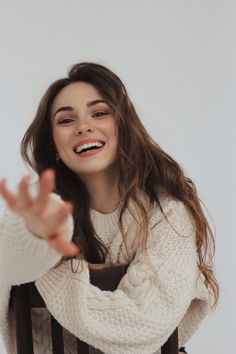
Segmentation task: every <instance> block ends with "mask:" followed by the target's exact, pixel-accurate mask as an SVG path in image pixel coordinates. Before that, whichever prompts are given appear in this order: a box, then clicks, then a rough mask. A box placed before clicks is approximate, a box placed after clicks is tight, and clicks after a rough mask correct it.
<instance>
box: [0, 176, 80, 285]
mask: <svg viewBox="0 0 236 354" xmlns="http://www.w3.org/2000/svg"><path fill="white" fill-rule="evenodd" d="M54 178H55V176H54V172H53V171H51V170H47V171H45V172H44V173H43V174H42V177H41V178H40V183H39V192H38V194H37V195H36V196H34V197H33V196H32V195H31V194H30V192H29V178H28V176H27V177H24V178H22V180H21V182H20V184H19V188H18V191H17V193H12V192H11V191H10V190H9V189H8V188H7V187H6V183H5V181H0V195H1V196H2V197H3V198H4V199H5V201H6V204H7V208H6V211H5V213H4V215H3V216H2V218H1V220H0V283H2V284H8V285H17V284H22V283H26V282H30V281H34V280H36V279H38V278H39V277H40V276H42V275H43V274H44V273H46V272H47V271H48V270H49V269H51V268H52V267H53V266H54V265H55V264H56V263H57V262H58V261H59V260H60V259H61V257H62V255H63V254H64V255H75V254H77V253H78V249H77V247H76V246H75V245H74V244H73V243H72V242H71V239H72V235H73V218H72V215H71V211H72V206H71V204H70V203H67V202H64V201H62V200H61V198H60V197H59V196H57V195H55V194H54V193H52V190H53V187H54Z"/></svg>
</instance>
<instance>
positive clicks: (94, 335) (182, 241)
mask: <svg viewBox="0 0 236 354" xmlns="http://www.w3.org/2000/svg"><path fill="white" fill-rule="evenodd" d="M140 198H142V200H144V201H145V203H146V205H148V199H147V197H145V196H144V195H143V194H142V195H141V194H140ZM160 202H161V205H162V208H163V210H164V212H165V214H166V216H167V218H168V221H169V222H168V221H167V220H166V219H165V218H164V216H163V214H162V213H161V211H160V208H159V206H158V205H156V204H155V205H154V207H153V208H152V209H150V211H149V237H148V241H147V256H148V258H147V257H145V255H144V254H143V252H142V250H141V247H140V245H139V243H138V241H137V237H136V235H137V232H138V229H139V225H138V224H137V222H136V221H135V219H134V217H133V215H132V214H133V213H131V212H130V211H129V210H127V211H126V212H125V217H124V230H125V233H126V234H127V240H128V245H129V254H127V253H126V248H125V247H124V243H123V239H122V236H121V234H120V232H119V227H118V218H119V211H120V209H119V207H118V208H117V210H115V211H114V212H113V213H111V214H102V213H99V212H98V211H95V210H93V209H91V210H90V215H91V220H92V223H93V225H94V228H95V231H96V233H97V235H98V237H99V238H100V239H101V240H102V241H103V242H104V243H105V244H106V246H107V247H108V249H109V255H108V256H107V259H106V262H111V261H112V262H120V263H126V262H129V261H130V258H132V262H131V264H130V266H129V268H128V270H127V273H126V274H125V275H124V277H123V278H122V279H121V281H120V283H119V286H118V288H117V290H115V291H114V292H110V291H101V290H100V289H98V288H97V287H95V286H93V285H91V283H90V279H89V270H88V264H87V262H86V261H83V262H80V264H79V269H78V272H77V273H73V272H72V271H71V267H70V262H69V261H66V260H65V261H63V263H62V264H61V265H60V266H58V267H54V265H55V264H57V263H58V261H59V260H60V258H61V255H60V254H59V253H57V252H56V251H55V250H54V249H52V248H50V247H49V246H48V245H47V243H46V242H45V241H44V240H40V239H38V238H36V237H34V235H32V234H30V232H29V231H28V230H27V229H26V226H25V224H24V222H23V220H22V219H21V218H19V217H17V216H15V215H14V214H13V213H11V212H9V210H7V211H6V213H5V214H4V216H3V217H2V219H1V222H0V331H1V334H2V337H3V340H4V343H5V346H6V348H7V352H8V354H14V351H15V336H14V323H13V320H12V318H11V312H10V311H9V310H8V301H9V294H10V288H11V286H12V285H15V284H21V283H26V282H29V281H34V280H36V286H37V288H38V290H39V292H40V294H41V296H42V297H43V299H44V301H45V303H46V305H47V308H48V310H49V311H50V313H51V314H52V315H53V316H54V317H55V318H56V319H57V320H58V322H59V323H61V325H62V326H63V327H64V328H65V329H66V331H67V333H68V338H69V336H70V333H72V334H73V335H75V336H77V337H79V338H80V339H81V340H83V341H85V342H87V343H89V344H90V345H92V346H93V347H95V348H97V349H99V350H101V351H102V352H104V353H107V354H132V353H134V354H139V353H140V354H144V353H145V354H148V353H160V347H161V346H162V345H163V344H164V343H165V341H166V340H167V339H168V337H169V336H170V335H171V333H172V332H173V331H174V329H175V328H176V327H177V326H178V328H179V344H180V346H182V345H184V344H185V343H186V341H187V340H188V339H189V338H190V337H191V336H192V335H193V333H194V332H195V331H196V329H197V328H198V326H199V324H200V322H201V321H202V320H203V318H204V317H205V315H206V314H207V312H208V311H209V307H210V301H209V295H208V291H207V288H206V286H205V284H204V277H203V276H202V275H201V276H200V277H198V267H197V261H198V259H197V253H196V233H195V227H194V222H193V219H192V216H191V214H190V212H189V211H188V209H187V208H186V206H185V205H184V204H183V203H182V202H180V201H177V200H175V199H174V198H172V197H170V196H168V195H162V196H160ZM129 207H130V210H133V212H135V209H134V206H133V204H132V203H130V204H129ZM70 223H72V220H70ZM71 237H72V228H71V232H70V234H69V235H68V239H71ZM37 311H38V310H37ZM37 311H35V312H33V324H34V327H35V329H34V331H35V332H34V333H35V334H34V341H35V346H36V347H37V348H38V350H37V353H38V354H41V353H44V354H48V353H50V351H49V348H50V344H49V342H48V331H45V330H44V331H42V330H38V331H37V328H39V329H40V328H44V329H45V328H47V327H46V326H47V317H45V315H44V314H43V312H39V313H37ZM68 342H69V343H70V344H69V345H68V353H73V350H72V349H71V348H72V346H73V345H74V344H73V343H72V341H70V339H68ZM37 343H40V345H37ZM71 350H72V351H71Z"/></svg>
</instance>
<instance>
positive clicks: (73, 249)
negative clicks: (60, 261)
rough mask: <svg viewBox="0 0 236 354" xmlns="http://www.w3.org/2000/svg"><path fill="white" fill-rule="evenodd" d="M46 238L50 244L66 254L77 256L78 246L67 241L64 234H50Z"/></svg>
mask: <svg viewBox="0 0 236 354" xmlns="http://www.w3.org/2000/svg"><path fill="white" fill-rule="evenodd" d="M46 240H47V242H48V243H49V244H50V246H52V247H53V248H55V249H56V250H57V251H58V252H59V253H62V254H64V255H66V256H77V255H78V254H79V249H78V247H77V246H76V245H75V244H74V243H73V242H68V240H66V239H65V237H64V235H58V234H57V235H51V236H49V237H47V238H46Z"/></svg>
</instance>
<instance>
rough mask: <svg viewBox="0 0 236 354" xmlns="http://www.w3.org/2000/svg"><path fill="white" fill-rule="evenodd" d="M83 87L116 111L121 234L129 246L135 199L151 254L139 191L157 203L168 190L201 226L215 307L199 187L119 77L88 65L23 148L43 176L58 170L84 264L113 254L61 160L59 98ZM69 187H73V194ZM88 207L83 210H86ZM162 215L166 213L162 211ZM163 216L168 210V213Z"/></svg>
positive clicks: (55, 86)
mask: <svg viewBox="0 0 236 354" xmlns="http://www.w3.org/2000/svg"><path fill="white" fill-rule="evenodd" d="M76 81H83V82H87V83H89V84H92V85H93V86H94V87H95V88H96V89H97V90H98V92H99V93H100V94H101V95H102V97H103V98H104V99H105V100H106V102H107V103H108V104H109V105H110V106H111V107H112V109H113V115H114V117H115V119H116V121H117V125H118V161H119V170H120V172H122V173H120V174H119V181H118V188H119V192H120V195H121V196H122V204H121V206H122V207H121V211H120V216H119V228H120V230H121V232H122V235H123V238H124V241H125V235H124V233H123V227H122V216H123V214H124V212H125V210H126V208H127V207H128V201H129V200H130V199H131V200H132V201H133V202H134V204H135V205H136V206H137V210H138V211H139V212H140V216H141V218H142V219H141V220H142V221H141V222H140V221H139V224H140V230H141V231H142V232H141V233H140V235H141V245H142V249H143V250H144V252H145V246H146V242H147V238H148V215H147V210H146V207H145V206H144V204H143V203H142V201H141V200H140V199H139V196H138V191H139V190H140V189H141V190H142V191H144V192H145V193H146V194H147V195H148V197H149V199H150V203H151V204H153V203H154V202H157V203H158V205H159V206H160V208H161V204H160V202H159V199H158V191H160V190H165V191H166V192H168V193H169V194H170V195H172V196H173V197H174V198H177V199H178V200H180V201H182V202H183V203H184V204H185V205H186V206H187V207H188V209H189V210H190V212H191V214H192V216H193V218H194V221H195V225H196V247H197V253H198V267H199V270H200V273H203V274H204V276H205V280H206V283H207V285H208V289H209V291H210V292H211V293H212V294H213V297H214V302H213V307H214V306H215V305H216V304H217V301H218V297H219V286H218V283H217V280H216V278H215V276H214V273H213V263H212V259H213V256H214V253H215V241H214V234H213V232H212V230H211V228H210V226H209V223H208V221H207V219H206V217H205V215H204V212H203V210H202V207H201V201H200V199H199V197H198V194H197V190H196V187H195V185H194V183H193V181H192V180H191V179H190V178H188V177H185V175H184V172H183V169H182V168H181V166H180V165H179V164H178V163H177V162H176V161H175V160H174V159H173V158H171V157H170V156H169V155H168V154H167V153H166V152H164V151H163V150H162V148H161V147H160V146H159V145H158V144H157V143H156V142H155V141H154V140H153V139H152V138H151V137H150V135H149V134H148V132H147V131H146V129H145V127H144V126H143V124H142V122H141V120H140V119H139V117H138V115H137V113H136V111H135V109H134V106H133V104H132V102H131V100H130V98H129V96H128V94H127V91H126V88H125V87H124V85H123V83H122V81H121V80H120V79H119V77H118V76H117V75H115V74H114V73H113V72H112V71H111V70H109V69H107V68H106V67H104V66H102V65H99V64H96V63H89V62H83V63H79V64H75V65H73V66H72V67H71V68H70V69H69V71H68V77H66V78H63V79H60V80H57V81H55V82H54V83H52V84H51V85H50V86H49V88H48V89H47V91H46V93H45V94H44V96H43V97H42V99H41V101H40V104H39V107H38V110H37V113H36V116H35V118H34V120H33V122H32V123H31V125H30V126H29V128H28V129H27V131H26V133H25V135H24V137H23V140H22V142H21V154H22V157H23V159H24V160H25V161H26V162H27V163H28V164H29V165H30V166H31V168H32V169H33V170H34V171H35V172H36V173H37V174H38V175H39V176H40V174H41V173H42V172H43V171H44V170H45V169H47V168H54V169H55V170H56V187H55V192H56V193H58V194H60V195H61V197H62V198H63V199H64V200H70V201H72V202H73V205H74V212H73V217H74V222H75V229H74V235H73V241H74V242H75V243H77V244H78V245H79V248H80V250H81V252H82V254H83V256H84V258H85V259H86V260H87V261H89V262H91V263H103V262H105V258H106V254H107V249H106V247H105V245H103V244H102V243H101V241H99V240H98V238H97V237H96V233H95V230H94V228H93V224H92V222H91V220H90V213H89V193H88V190H87V188H86V186H85V185H84V184H83V182H82V181H81V179H80V178H79V177H78V176H77V175H76V174H75V173H74V172H73V171H71V170H70V169H69V168H68V167H67V166H66V165H65V164H64V163H63V162H62V161H61V160H60V161H59V162H57V160H56V150H55V144H54V141H53V137H52V126H51V119H50V111H51V106H52V102H53V100H54V98H55V97H56V95H57V94H58V93H59V91H60V90H61V89H63V88H64V87H65V86H67V85H69V84H71V83H73V82H76ZM66 186H70V187H69V188H68V187H66ZM81 206H82V207H81ZM161 210H162V208H161ZM162 212H163V210H162Z"/></svg>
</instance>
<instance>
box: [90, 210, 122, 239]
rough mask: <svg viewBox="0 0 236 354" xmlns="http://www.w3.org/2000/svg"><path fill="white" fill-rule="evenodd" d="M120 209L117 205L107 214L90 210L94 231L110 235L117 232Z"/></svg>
mask: <svg viewBox="0 0 236 354" xmlns="http://www.w3.org/2000/svg"><path fill="white" fill-rule="evenodd" d="M120 209H121V203H119V205H118V206H117V208H116V209H115V210H114V211H113V212H111V213H108V214H103V213H100V212H99V211H97V210H95V209H92V208H90V216H91V220H92V222H93V226H94V228H95V230H96V231H97V232H99V233H100V232H101V233H103V234H111V233H114V232H118V231H119V225H118V222H119V214H120Z"/></svg>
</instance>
